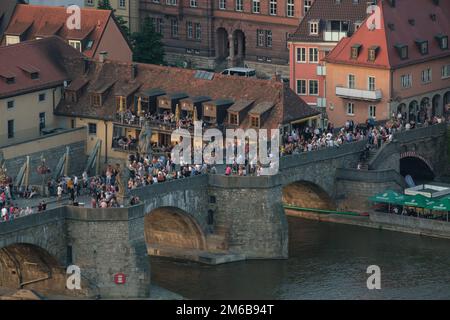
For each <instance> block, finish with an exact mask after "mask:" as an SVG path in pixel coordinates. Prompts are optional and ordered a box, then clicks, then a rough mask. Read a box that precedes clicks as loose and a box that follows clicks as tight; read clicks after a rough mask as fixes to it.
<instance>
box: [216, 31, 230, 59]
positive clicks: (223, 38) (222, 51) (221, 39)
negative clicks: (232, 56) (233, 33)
mask: <svg viewBox="0 0 450 320" xmlns="http://www.w3.org/2000/svg"><path fill="white" fill-rule="evenodd" d="M216 40H217V49H216V50H217V52H216V58H218V59H225V58H227V57H228V55H229V51H230V49H229V48H230V45H229V43H228V32H227V30H226V29H225V28H218V29H217V31H216Z"/></svg>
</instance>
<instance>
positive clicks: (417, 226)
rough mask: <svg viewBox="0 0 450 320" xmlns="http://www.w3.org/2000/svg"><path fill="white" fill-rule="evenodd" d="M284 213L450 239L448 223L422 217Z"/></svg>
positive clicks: (383, 214)
mask: <svg viewBox="0 0 450 320" xmlns="http://www.w3.org/2000/svg"><path fill="white" fill-rule="evenodd" d="M285 212H286V215H288V216H292V217H298V218H303V219H308V220H315V221H323V222H332V223H341V224H348V225H355V226H361V227H366V228H372V229H378V230H389V231H396V232H403V233H409V234H415V235H420V236H427V237H433V238H442V239H450V223H449V222H445V221H434V220H428V219H423V218H416V217H409V216H399V215H395V214H387V213H381V212H371V213H369V215H367V216H363V215H361V216H358V215H341V214H333V213H330V214H323V213H316V212H305V211H297V210H291V209H286V210H285Z"/></svg>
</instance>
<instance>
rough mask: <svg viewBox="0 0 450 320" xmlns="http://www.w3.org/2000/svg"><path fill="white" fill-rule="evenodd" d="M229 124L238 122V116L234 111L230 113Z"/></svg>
mask: <svg viewBox="0 0 450 320" xmlns="http://www.w3.org/2000/svg"><path fill="white" fill-rule="evenodd" d="M230 124H235V125H237V124H238V117H237V114H235V113H230Z"/></svg>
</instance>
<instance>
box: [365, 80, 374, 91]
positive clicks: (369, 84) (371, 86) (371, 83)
mask: <svg viewBox="0 0 450 320" xmlns="http://www.w3.org/2000/svg"><path fill="white" fill-rule="evenodd" d="M367 89H368V90H369V91H375V77H369V78H368V80H367Z"/></svg>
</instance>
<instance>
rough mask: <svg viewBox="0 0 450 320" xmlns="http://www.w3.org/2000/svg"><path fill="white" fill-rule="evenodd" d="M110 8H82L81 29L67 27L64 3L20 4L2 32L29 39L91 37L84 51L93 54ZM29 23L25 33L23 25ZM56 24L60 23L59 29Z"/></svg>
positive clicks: (81, 38)
mask: <svg viewBox="0 0 450 320" xmlns="http://www.w3.org/2000/svg"><path fill="white" fill-rule="evenodd" d="M111 13H112V12H111V10H97V9H85V8H82V9H81V30H69V29H68V28H67V26H66V21H67V19H68V18H69V17H70V14H68V13H67V12H66V8H65V7H52V6H34V5H23V4H19V5H17V7H16V10H15V11H14V15H13V16H12V18H11V20H10V22H9V25H8V28H7V29H6V31H5V34H14V35H19V34H20V35H22V34H23V36H24V37H25V39H22V40H32V39H35V38H36V37H45V36H50V35H58V36H60V37H61V38H64V39H66V40H86V41H87V40H92V41H93V46H92V48H91V49H88V50H85V51H83V53H84V54H85V55H86V56H87V57H89V58H92V57H93V56H94V54H95V52H96V50H97V47H98V44H99V42H100V39H101V37H102V35H103V32H104V30H105V28H106V25H107V23H108V21H109V19H110V18H111V16H112V15H111ZM28 24H31V27H30V29H29V30H28V32H26V33H25V30H24V25H28ZM58 27H60V28H59V29H58Z"/></svg>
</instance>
